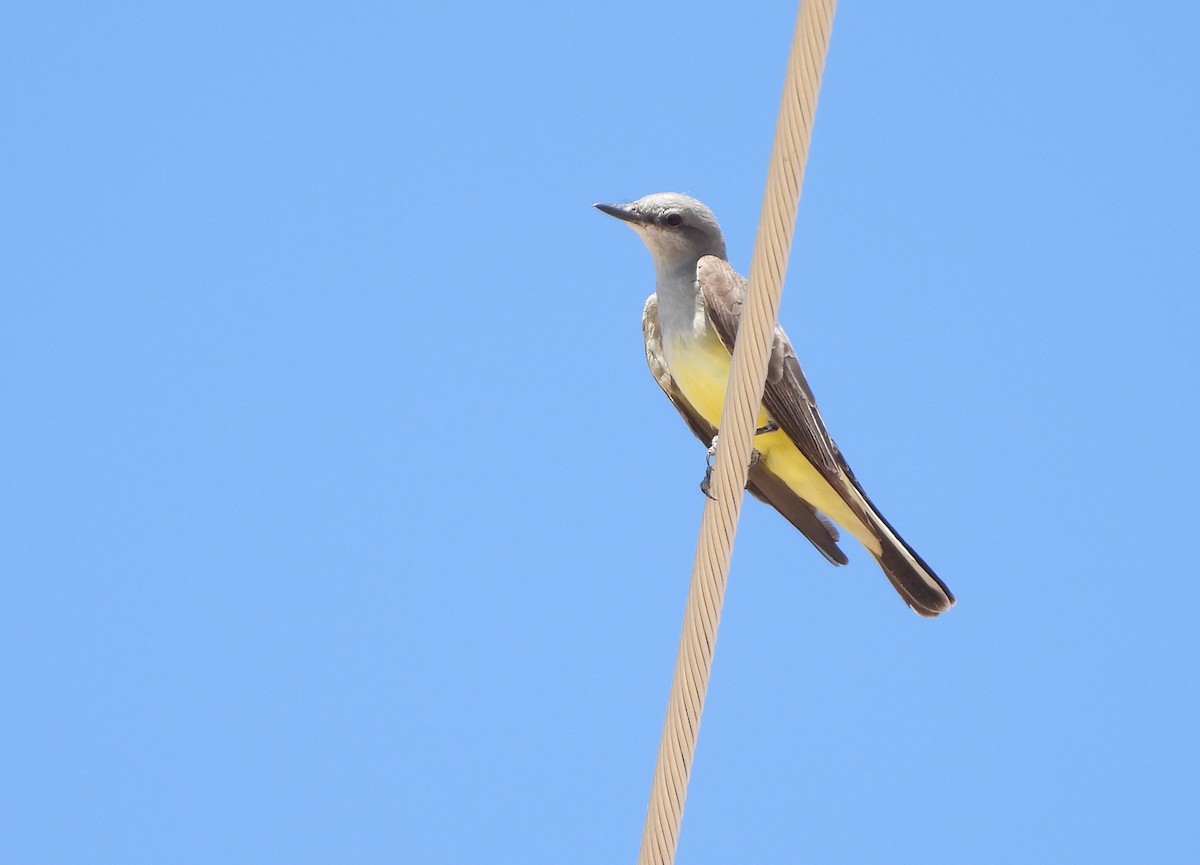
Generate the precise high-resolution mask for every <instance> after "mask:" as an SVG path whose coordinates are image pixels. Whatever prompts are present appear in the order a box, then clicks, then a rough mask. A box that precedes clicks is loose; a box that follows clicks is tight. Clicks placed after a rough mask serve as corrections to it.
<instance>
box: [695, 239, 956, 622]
mask: <svg viewBox="0 0 1200 865" xmlns="http://www.w3.org/2000/svg"><path fill="white" fill-rule="evenodd" d="M696 281H697V283H698V287H699V289H700V293H701V296H702V297H703V298H704V305H705V310H706V311H707V313H708V318H709V320H710V321H711V322H712V323H713V326H714V327H715V328H716V331H717V334H718V336H720V338H721V342H722V343H724V345H725V347H726V348H727V349H729V351H730V352H731V353H732V352H733V344H734V340H735V339H736V337H737V330H738V320H739V319H740V318H741V314H742V304H743V301H744V300H745V296H746V280H745V279H743V278H742V277H741V276H740V275H739V274H738V273H737V271H735V270H734V269H733V267H732V265H730V264H729V262H728V261H725V260H724V259H720V258H716V257H715V256H711V255H708V256H705V257H703V258H701V259H700V261H699V262H698V263H697V265H696ZM762 404H763V408H765V409H766V410H767V414H768V415H769V416H770V418H771V419H772V420H773V421H775V422H776V423H777V424H779V426H780V428H781V429H782V430H783V431H784V433H786V434H787V437H788V438H790V439H791V440H792V443H793V444H795V445H796V447H797V449H799V451H800V453H801V454H803V455H804V458H805V459H807V460H808V461H809V462H810V463H812V465H813V466H814V467H815V468H816V469H817V471H819V472H820V473H821V476H822V477H824V478H825V480H826V481H828V482H829V485H830V486H831V487H833V489H834V490H835V491H836V492H837V494H838V495H839V496H841V498H842V499H843V501H845V502H846V504H847V505H848V506H849V507H850V509H851V510H853V511H854V512H855V513H856V514H857V515H858V516H859V518H860V519H862V520H863V521H864V523H865V524H866V525H867V526H869V527H871V530H872V531H873V532H874V533H875V534H876V535H877V537H878V538H879V540H880V543H881V545H882V550H883V551H882V553H880V554H878V555H877V556H876V558H877V559H878V561H879V564H880V566H881V567H882V568H883V570H884V573H886V574H887V576H888V579H889V580H891V582H892V585H893V586H895V587H896V591H898V592H899V593H900V596H901V597H903V598H904V599H905V601H907V602H908V604H909V606H911V607H912V608H913V609H914V610H916V611H917V612H918V613H920V614H921V615H922V616H936V615H937V614H938V613H940V612H942V611H943V610H947V609H949V608H950V607H951V606H953V605H954V595H953V593H951V591H950V589H949V588H948V587H947V586H946V584H945V583H943V582H942V581H941V579H939V578H938V576H937V574H935V573H934V572H933V569H932V568H930V567H929V565H927V564H926V563H925V560H924V559H922V558H921V557H920V556H919V555H917V552H916V550H914V549H913V548H912V547H910V546H909V545H908V544H907V543H906V542H905V541H904V539H903V538H901V537H900V535H899V533H898V532H897V531H896V530H895V529H894V528H892V525H891V523H889V522H888V521H887V520H886V519H885V518H884V516H883V514H881V513H880V512H879V509H878V508H876V507H875V505H874V504H873V503H872V502H871V500H870V499H869V498H867V494H866V493H865V492H864V491H863V488H862V485H861V484H859V482H858V479H857V478H855V477H854V472H852V471H850V466H848V465H847V464H846V461H845V459H843V458H842V454H841V452H840V451H839V450H838V447H837V445H836V444H834V443H833V439H832V438H831V437H830V435H829V431H828V430H826V429H825V422H824V421H823V420H821V414H820V412H818V411H817V401H816V399H815V398H814V397H813V393H812V389H811V388H810V387H809V386H808V381H807V380H805V378H804V373H803V372H802V371H801V370H800V362H799V361H798V360H797V359H796V352H795V351H794V350H793V349H792V344H791V342H789V341H788V338H787V335H786V334H785V333H784V332H783V328H781V327H778V326H777V327H776V328H775V334H774V340H773V341H772V344H771V357H770V359H769V361H768V364H767V380H766V387H765V390H764V391H763V402H762Z"/></svg>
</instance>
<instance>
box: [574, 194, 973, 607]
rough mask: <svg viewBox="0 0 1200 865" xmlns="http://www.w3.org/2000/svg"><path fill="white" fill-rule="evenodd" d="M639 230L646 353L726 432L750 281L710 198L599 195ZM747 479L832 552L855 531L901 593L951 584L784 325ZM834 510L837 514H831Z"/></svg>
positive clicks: (693, 411) (668, 386) (683, 399)
mask: <svg viewBox="0 0 1200 865" xmlns="http://www.w3.org/2000/svg"><path fill="white" fill-rule="evenodd" d="M596 207H597V208H598V209H599V210H601V211H603V212H604V213H607V214H608V215H610V216H615V217H616V218H617V219H621V220H624V221H625V222H626V223H627V224H628V225H629V226H630V227H631V228H633V230H634V231H636V232H637V233H638V236H639V237H641V239H642V241H643V242H644V243H645V244H646V247H647V248H648V249H649V250H650V255H651V256H652V257H653V258H654V271H655V274H656V281H655V292H654V294H651V295H650V297H649V298H648V299H647V300H646V306H645V308H644V309H643V311H642V334H643V336H644V338H645V342H646V361H647V363H649V365H650V372H651V374H652V375H653V376H654V380H655V381H656V382H658V385H659V387H661V388H662V389H663V391H664V392H665V393H666V395H667V396H668V397H669V398H670V400H671V402H672V403H673V404H674V405H675V408H676V409H678V410H679V413H680V414H681V415H683V419H684V420H685V421H687V425H688V426H689V427H690V428H691V430H692V432H693V433H695V434H696V436H697V437H698V438H699V439H700V440H701V441H702V442H703V443H704V444H705V445H708V444H710V443H711V442H712V441H713V439H714V437H715V436H716V434H717V424H719V423H720V419H721V407H722V405H723V403H724V401H725V386H726V383H727V381H728V379H729V368H730V363H731V361H732V358H733V356H732V352H733V341H734V337H735V336H736V335H737V328H738V320H739V319H740V317H741V313H742V301H743V299H744V298H745V293H746V280H745V278H743V277H742V276H740V275H738V273H737V272H736V271H735V270H734V269H733V267H732V266H731V265H730V264H729V262H728V261H726V260H725V239H724V237H723V236H722V234H721V228H720V226H719V225H717V220H716V217H714V216H713V213H712V211H711V210H709V209H708V208H707V207H706V206H705V205H704V204H702V203H701V202H699V201H697V200H696V199H694V198H691V197H689V196H687V195H681V194H679V193H674V192H662V193H656V194H654V195H647V196H646V197H645V198H639V199H638V200H637V201H633V202H630V203H629V204H597V205H596ZM758 427H759V431H758V433H756V435H755V439H754V449H755V451H757V455H758V456H757V458H756V460H755V461H754V462H753V463H752V465H751V467H750V475H749V481H748V483H747V485H746V488H747V489H748V490H749V491H750V493H751V494H752V495H754V496H755V497H756V498H759V499H761V500H762V501H764V502H766V503H767V504H769V505H771V506H772V507H773V508H775V509H776V510H777V511H779V513H781V514H782V515H783V516H784V517H785V518H786V519H787V520H788V521H789V522H790V523H791V524H792V525H793V526H795V527H796V528H797V529H799V530H800V531H801V532H802V533H803V534H804V536H805V537H806V538H808V539H809V540H810V541H812V543H813V545H814V546H815V547H816V548H817V549H818V550H820V551H821V552H822V553H823V554H824V555H825V558H827V559H829V561H831V562H833V563H834V564H835V565H844V564H846V562H847V559H846V554H845V553H843V552H842V550H841V548H840V547H838V539H839V535H838V531H837V529H836V528H835V527H834V525H833V523H837V524H838V525H840V526H841V527H842V528H843V529H845V530H846V531H848V532H849V533H850V534H851V535H853V536H854V537H855V538H857V539H858V541H859V542H860V543H861V544H862V545H863V546H864V547H866V548H867V551H868V552H870V553H871V555H873V556H874V557H875V560H876V561H877V562H879V565H880V567H882V568H883V572H884V573H885V574H887V577H888V579H889V580H891V582H892V585H893V586H895V587H896V591H897V592H899V593H900V596H901V597H902V598H904V600H905V601H906V602H907V603H908V605H909V606H910V607H912V608H913V609H914V610H915V611H916V612H918V613H919V614H921V615H922V616H936V615H937V614H938V613H941V612H943V611H945V610H948V609H949V608H950V607H951V606H953V604H954V595H953V594H951V593H950V590H949V589H948V588H947V587H946V584H945V583H943V582H942V581H941V580H940V579H938V577H937V575H936V574H935V573H934V572H933V571H932V570H931V569H930V567H929V566H928V565H927V564H925V561H924V560H923V559H922V558H921V557H920V556H919V555H917V554H916V552H915V551H914V550H913V549H912V547H910V546H909V545H908V544H906V543H905V542H904V540H903V539H902V538H901V537H900V535H899V534H898V533H897V532H896V530H895V529H893V528H892V526H891V524H889V523H888V521H887V520H885V519H884V518H883V515H882V514H881V513H879V510H878V509H877V508H876V507H875V505H873V504H872V503H871V500H870V499H869V498H867V494H866V493H865V492H863V489H862V486H861V485H860V484H859V482H858V480H857V479H856V478H855V477H854V473H853V472H852V471H850V466H848V465H847V464H846V461H845V459H843V458H842V454H841V452H840V451H839V450H838V448H837V445H835V444H834V443H833V439H831V438H830V437H829V433H828V432H827V431H826V429H825V423H824V421H822V420H821V415H820V413H819V412H818V411H817V403H816V400H815V399H814V398H813V394H812V391H811V390H810V389H809V387H808V382H807V381H805V378H804V373H803V372H801V370H800V364H799V362H798V361H797V360H796V353H795V351H794V350H793V349H792V344H791V342H789V341H788V338H787V335H786V334H785V333H784V332H783V329H782V328H780V327H776V328H775V336H774V340H773V344H772V347H771V357H770V361H769V364H768V367H767V381H766V390H765V392H764V394H763V403H762V410H761V411H760V414H759V417H758ZM830 520H832V521H833V522H830Z"/></svg>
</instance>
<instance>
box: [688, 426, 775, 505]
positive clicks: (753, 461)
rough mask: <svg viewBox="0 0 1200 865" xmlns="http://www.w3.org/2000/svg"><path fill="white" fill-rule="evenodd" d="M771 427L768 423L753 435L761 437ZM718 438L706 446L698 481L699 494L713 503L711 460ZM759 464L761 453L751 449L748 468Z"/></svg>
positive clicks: (748, 482)
mask: <svg viewBox="0 0 1200 865" xmlns="http://www.w3.org/2000/svg"><path fill="white" fill-rule="evenodd" d="M772 425H774V421H772V422H771V423H769V424H768V425H767V426H766V427H763V429H762V430H759V431H758V432H757V433H755V435H761V434H762V432H763V430H766V431H767V432H774V431H775V430H774V429H768V427H770V426H772ZM775 429H779V427H778V426H775ZM718 438H720V436H719V435H715V436H713V440H712V444H711V445H709V446H708V454H707V455H706V456H705V458H704V480H702V481H700V492H702V493H704V494H705V495H706V496H708V497H709V498H710V499H712V500H713V501H716V500H717V497H716V496H714V495H713V494H712V473H713V458H714V457H715V456H716V455H717V439H718ZM760 462H762V453H761V452H760V451H759V449H758V448H752V449H751V451H750V468H754V467H755V466H756V465H758V464H759V463H760ZM746 485H747V486H749V485H750V481H749V479H747V480H746Z"/></svg>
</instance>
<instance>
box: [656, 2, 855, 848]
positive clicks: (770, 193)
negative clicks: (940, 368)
mask: <svg viewBox="0 0 1200 865" xmlns="http://www.w3.org/2000/svg"><path fill="white" fill-rule="evenodd" d="M836 5H837V4H836V0H803V2H802V3H801V6H800V11H799V13H798V15H797V19H796V32H795V35H794V36H793V37H792V48H791V54H790V56H789V59H788V69H787V76H786V78H785V79H784V84H783V97H782V100H781V102H780V109H779V124H778V126H777V127H776V129H775V144H774V146H773V147H772V150H771V162H770V165H769V167H768V169H767V187H766V193H765V195H764V196H763V207H762V214H761V216H760V217H759V223H758V237H757V240H756V242H755V246H754V255H753V257H752V258H751V260H750V286H749V288H748V290H747V295H746V302H745V304H744V306H743V308H742V319H741V324H740V326H739V328H738V338H737V344H736V346H735V348H734V352H733V366H732V368H731V369H730V372H729V387H728V389H727V390H726V393H725V405H724V407H723V408H722V411H721V425H720V430H721V439H720V442H719V446H718V447H717V454H716V461H715V465H714V468H713V477H712V485H711V487H710V489H711V491H712V493H713V495H714V496H715V498H712V499H709V500H708V501H707V502H706V503H705V506H704V517H703V520H702V521H701V524H700V539H699V542H698V544H697V547H696V560H695V563H694V565H693V566H692V583H691V588H690V589H689V590H688V598H687V605H686V607H685V609H684V614H683V633H682V636H681V637H680V640H679V655H678V658H677V660H676V662H675V677H674V679H673V680H672V682H671V694H670V696H669V698H668V699H667V718H666V722H665V723H664V725H663V734H662V740H661V742H660V744H659V749H658V761H657V763H656V764H655V767H654V780H653V782H652V783H651V789H650V804H649V807H648V808H647V809H646V825H645V828H644V829H643V831H642V847H641V852H640V853H639V855H638V863H639V865H671V863H674V861H675V850H676V847H677V846H678V843H679V825H680V822H681V820H682V819H683V803H684V799H685V798H686V796H687V784H688V779H689V777H690V776H691V770H692V761H693V759H694V757H695V754H696V736H697V734H698V733H699V731H700V713H701V712H702V711H703V709H704V695H705V692H706V691H707V690H708V678H709V672H710V671H711V669H712V659H713V650H714V649H715V647H716V642H717V625H718V624H719V622H720V618H721V604H722V602H723V600H724V597H725V584H726V581H727V578H728V574H729V560H730V557H731V556H732V554H733V536H734V533H735V532H736V531H737V521H738V515H739V513H740V512H741V508H742V494H743V492H744V490H745V488H746V477H747V474H748V472H749V463H750V451H751V446H752V441H753V438H754V430H755V428H756V422H757V416H758V408H759V405H760V404H761V403H762V393H763V385H764V383H765V381H766V376H767V358H768V355H769V353H770V349H771V337H772V334H773V333H774V330H775V322H776V320H777V318H778V315H779V297H780V295H781V293H782V291H783V277H784V274H785V273H786V271H787V261H788V253H789V252H790V251H791V248H792V235H793V234H794V233H795V228H796V209H797V207H798V205H799V203H800V186H801V184H802V183H803V181H804V165H805V162H806V161H807V159H808V145H809V142H810V141H811V140H812V125H813V115H814V113H815V112H816V107H817V92H818V90H820V87H821V73H822V71H823V70H824V68H825V55H826V54H827V53H828V50H829V34H830V30H831V28H832V26H833V12H834V8H835V6H836Z"/></svg>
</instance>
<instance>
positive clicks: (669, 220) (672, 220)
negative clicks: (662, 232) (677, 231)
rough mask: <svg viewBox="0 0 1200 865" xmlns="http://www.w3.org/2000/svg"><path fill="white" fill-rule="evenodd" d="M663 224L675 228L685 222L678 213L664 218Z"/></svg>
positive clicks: (669, 214)
mask: <svg viewBox="0 0 1200 865" xmlns="http://www.w3.org/2000/svg"><path fill="white" fill-rule="evenodd" d="M663 222H665V223H666V224H667V225H669V226H671V227H672V228H675V227H676V226H678V225H679V224H680V223H682V222H683V217H682V216H680V215H679V214H678V213H668V214H667V215H666V216H665V217H664V218H663Z"/></svg>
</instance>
